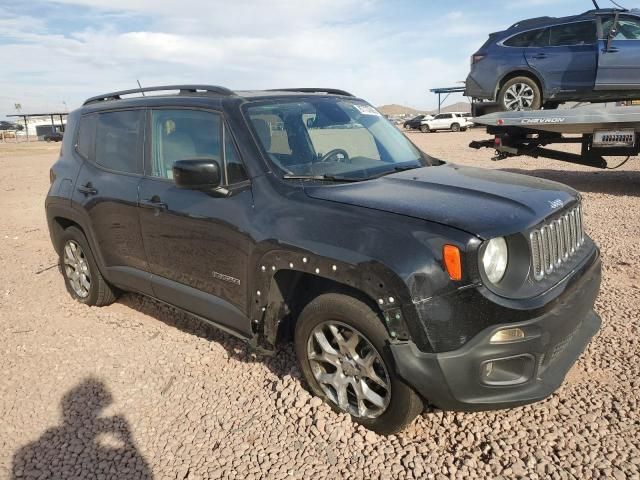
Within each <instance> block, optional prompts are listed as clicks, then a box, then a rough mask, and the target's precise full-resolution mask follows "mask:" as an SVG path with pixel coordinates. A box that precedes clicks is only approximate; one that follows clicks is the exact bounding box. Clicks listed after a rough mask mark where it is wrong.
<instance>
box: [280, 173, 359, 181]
mask: <svg viewBox="0 0 640 480" xmlns="http://www.w3.org/2000/svg"><path fill="white" fill-rule="evenodd" d="M282 178H284V179H286V180H321V181H328V182H361V181H363V180H368V179H367V178H352V177H340V176H337V175H294V174H287V175H283V176H282Z"/></svg>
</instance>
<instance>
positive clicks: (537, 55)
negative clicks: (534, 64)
mask: <svg viewBox="0 0 640 480" xmlns="http://www.w3.org/2000/svg"><path fill="white" fill-rule="evenodd" d="M533 58H535V59H536V60H542V59H543V58H547V54H546V53H536V54H535V55H534V56H533Z"/></svg>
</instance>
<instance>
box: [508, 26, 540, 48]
mask: <svg viewBox="0 0 640 480" xmlns="http://www.w3.org/2000/svg"><path fill="white" fill-rule="evenodd" d="M543 32H544V28H538V29H536V30H529V31H527V32H522V33H518V34H517V35H514V36H513V37H511V38H508V39H507V40H505V41H504V42H503V45H505V46H507V47H529V46H531V45H532V44H533V43H534V42H535V40H536V39H537V38H538V37H540V36H541V35H542V33H543Z"/></svg>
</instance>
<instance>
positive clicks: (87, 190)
mask: <svg viewBox="0 0 640 480" xmlns="http://www.w3.org/2000/svg"><path fill="white" fill-rule="evenodd" d="M78 191H79V192H80V193H82V194H84V195H95V194H96V193H98V190H96V189H95V188H93V185H92V184H91V182H87V183H85V184H84V185H81V186H79V187H78Z"/></svg>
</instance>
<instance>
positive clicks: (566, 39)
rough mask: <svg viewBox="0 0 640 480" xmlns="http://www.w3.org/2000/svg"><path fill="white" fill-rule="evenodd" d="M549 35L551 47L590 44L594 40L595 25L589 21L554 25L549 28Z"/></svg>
mask: <svg viewBox="0 0 640 480" xmlns="http://www.w3.org/2000/svg"><path fill="white" fill-rule="evenodd" d="M549 35H550V37H549V45H550V46H552V47H563V46H572V45H590V44H592V43H594V42H595V41H596V25H595V23H594V22H591V21H589V22H577V23H568V24H566V25H556V26H555V27H551V28H550V29H549Z"/></svg>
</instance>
